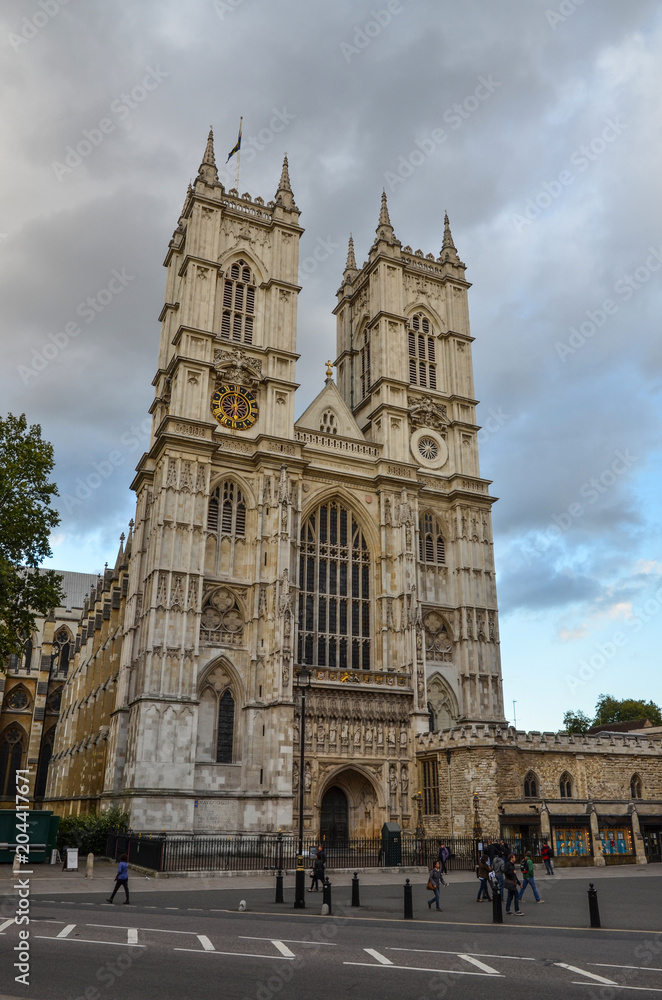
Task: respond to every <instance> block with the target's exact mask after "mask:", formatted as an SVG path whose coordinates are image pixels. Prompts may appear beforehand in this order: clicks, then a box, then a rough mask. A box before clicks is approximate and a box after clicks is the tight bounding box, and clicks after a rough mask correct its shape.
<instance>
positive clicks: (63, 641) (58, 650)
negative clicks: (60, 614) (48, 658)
mask: <svg viewBox="0 0 662 1000" xmlns="http://www.w3.org/2000/svg"><path fill="white" fill-rule="evenodd" d="M72 651H73V636H72V635H71V632H70V631H69V629H68V628H67V627H66V625H62V626H61V627H60V628H59V629H58V630H57V632H56V633H55V636H54V638H53V649H52V657H53V658H52V664H53V667H52V669H53V672H54V673H58V672H59V673H63V674H66V673H67V671H68V670H69V660H70V659H71V654H72Z"/></svg>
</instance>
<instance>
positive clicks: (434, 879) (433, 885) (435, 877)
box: [427, 861, 446, 910]
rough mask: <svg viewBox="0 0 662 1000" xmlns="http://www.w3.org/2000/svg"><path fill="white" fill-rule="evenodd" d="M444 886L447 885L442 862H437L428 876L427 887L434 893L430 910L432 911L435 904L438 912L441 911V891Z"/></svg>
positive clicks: (430, 900) (429, 900)
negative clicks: (442, 871) (442, 870)
mask: <svg viewBox="0 0 662 1000" xmlns="http://www.w3.org/2000/svg"><path fill="white" fill-rule="evenodd" d="M442 885H446V883H445V882H444V876H443V875H442V874H441V861H435V863H434V868H433V869H432V871H431V872H430V874H429V875H428V885H427V887H428V889H430V891H431V892H434V896H433V897H432V899H428V910H431V909H432V904H433V903H434V904H435V905H436V908H437V909H438V910H441V907H440V906H439V890H440V889H441V887H442Z"/></svg>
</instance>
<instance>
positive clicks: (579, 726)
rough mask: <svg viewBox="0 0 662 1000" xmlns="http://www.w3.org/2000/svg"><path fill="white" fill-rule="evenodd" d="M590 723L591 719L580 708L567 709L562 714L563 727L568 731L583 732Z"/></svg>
mask: <svg viewBox="0 0 662 1000" xmlns="http://www.w3.org/2000/svg"><path fill="white" fill-rule="evenodd" d="M592 725H593V723H592V721H591V719H590V718H589V717H588V715H587V714H586V712H582V711H581V709H580V710H579V711H578V712H572V711H568V712H566V713H565V715H564V716H563V728H564V729H565V731H566V732H568V733H585V732H587V731H588V730H589V729H590V728H591V726H592Z"/></svg>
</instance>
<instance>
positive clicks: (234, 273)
mask: <svg viewBox="0 0 662 1000" xmlns="http://www.w3.org/2000/svg"><path fill="white" fill-rule="evenodd" d="M254 320H255V279H254V276H253V273H252V271H251V269H250V267H249V266H248V264H247V263H246V261H245V260H238V261H236V262H235V263H234V264H232V266H231V267H230V270H229V272H228V273H227V275H226V277H225V281H224V282H223V312H222V314H221V337H222V338H223V339H224V340H233V341H235V342H237V343H242V344H252V343H253V323H254Z"/></svg>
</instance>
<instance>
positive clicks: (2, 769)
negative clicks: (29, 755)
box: [0, 724, 27, 798]
mask: <svg viewBox="0 0 662 1000" xmlns="http://www.w3.org/2000/svg"><path fill="white" fill-rule="evenodd" d="M26 749H27V738H26V734H25V730H24V729H22V728H21V726H18V725H16V724H14V725H11V726H8V727H7V728H6V729H5V731H4V732H3V733H2V735H1V736H0V797H2V796H7V795H8V796H10V797H11V798H13V797H14V796H15V795H16V772H17V771H18V770H19V768H20V767H21V764H22V761H23V754H24V753H25V751H26Z"/></svg>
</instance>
